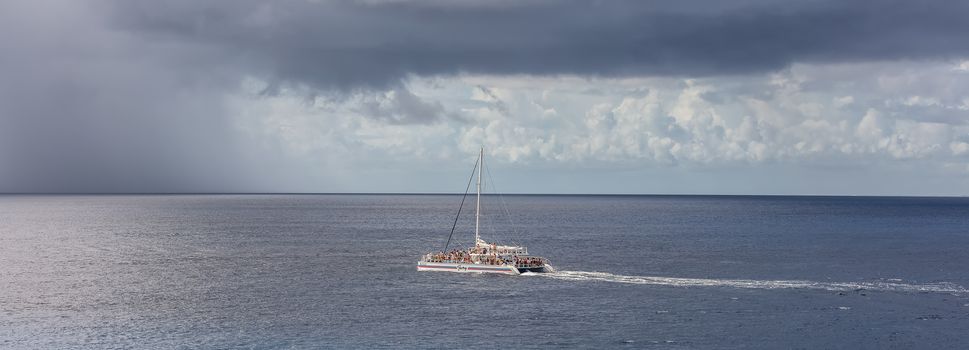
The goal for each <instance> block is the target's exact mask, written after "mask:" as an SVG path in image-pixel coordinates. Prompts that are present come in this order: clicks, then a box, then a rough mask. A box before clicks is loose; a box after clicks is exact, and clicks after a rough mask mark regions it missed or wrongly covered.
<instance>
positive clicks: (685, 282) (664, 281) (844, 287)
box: [522, 271, 969, 293]
mask: <svg viewBox="0 0 969 350" xmlns="http://www.w3.org/2000/svg"><path fill="white" fill-rule="evenodd" d="M522 275H523V276H542V277H548V278H554V279H560V280H568V281H602V282H614V283H629V284H648V285H658V286H674V287H733V288H750V289H821V290H830V291H854V290H872V291H890V292H909V293H913V292H927V293H969V290H967V289H966V288H964V287H962V286H960V285H958V284H954V283H949V282H939V283H925V284H911V283H901V282H896V281H897V280H890V281H886V282H880V281H875V282H820V281H801V280H773V281H772V280H743V279H736V280H735V279H708V278H678V277H657V276H623V275H614V274H611V273H607V272H588V271H556V272H552V273H531V272H526V273H523V274H522Z"/></svg>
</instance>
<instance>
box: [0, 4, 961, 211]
mask: <svg viewBox="0 0 969 350" xmlns="http://www.w3.org/2000/svg"><path fill="white" fill-rule="evenodd" d="M966 18H969V2H964V1H936V0H927V1H917V2H913V1H891V0H889V1H843V0H841V1H827V0H805V1H775V0H738V1H719V0H692V1H691V0H687V1H649V0H630V1H625V0H614V1H601V0H600V1H573V0H554V1H553V0H520V1H519V0H516V1H511V0H487V1H485V0H454V1H444V0H335V1H325V0H316V1H314V0H302V1H295V0H294V1H286V0H283V1H251V0H214V1H197V0H184V1H183V0H173V1H148V0H124V1H122V0H118V1H112V0H77V1H67V0H64V1H57V0H32V1H19V0H12V1H3V2H0V192H20V193H22V192H30V193H35V192H39V193H102V192H103V193H155V192H161V193H173V192H393V193H423V192H462V191H463V190H464V187H465V184H466V181H467V177H468V175H469V172H470V170H471V168H472V166H473V165H474V162H475V159H476V156H477V152H478V149H479V148H480V147H485V152H486V165H487V169H489V172H490V173H491V174H492V176H490V177H488V183H489V188H490V189H492V190H495V191H498V192H502V193H629V194H778V195H783V194H800V195H943V196H965V195H969V40H966V38H969V21H966V20H965V19H966ZM492 179H493V181H492Z"/></svg>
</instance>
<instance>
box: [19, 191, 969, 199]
mask: <svg viewBox="0 0 969 350" xmlns="http://www.w3.org/2000/svg"><path fill="white" fill-rule="evenodd" d="M463 194H464V193H460V192H0V196H153V195H154V196H180V195H181V196H188V195H267V196H268V195H307V196H312V195H351V196H352V195H370V196H379V195H385V196H435V195H439V196H450V195H457V196H460V195H463ZM482 195H488V196H493V195H509V196H589V197H593V196H600V197H603V196H614V197H884V198H967V197H969V195H897V194H701V193H482Z"/></svg>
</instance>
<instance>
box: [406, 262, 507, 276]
mask: <svg viewBox="0 0 969 350" xmlns="http://www.w3.org/2000/svg"><path fill="white" fill-rule="evenodd" d="M417 271H443V272H465V273H498V274H504V275H519V274H521V272H519V271H518V269H517V268H515V267H514V266H511V265H484V264H473V263H463V264H461V263H444V262H440V263H438V262H425V261H421V262H419V263H417Z"/></svg>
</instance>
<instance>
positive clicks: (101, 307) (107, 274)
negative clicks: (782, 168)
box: [0, 195, 969, 349]
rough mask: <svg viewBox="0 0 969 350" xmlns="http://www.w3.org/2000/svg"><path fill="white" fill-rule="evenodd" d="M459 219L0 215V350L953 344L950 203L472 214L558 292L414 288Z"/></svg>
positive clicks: (654, 199)
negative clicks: (530, 259) (535, 263)
mask: <svg viewBox="0 0 969 350" xmlns="http://www.w3.org/2000/svg"><path fill="white" fill-rule="evenodd" d="M460 200H461V197H460V196H455V195H161V196H151V195H149V196H135V195H130V196H127V195H126V196H0V348H4V349H42V348H96V349H106V348H126V349H127V348H151V349H167V348H171V349H180V348H185V349H195V348H257V349H266V348H338V349H345V348H367V349H371V348H393V349H396V348H499V347H500V348H513V349H528V348H549V347H551V348H560V347H561V348H591V347H602V348H637V349H638V348H662V349H671V348H672V349H678V348H682V349H695V348H701V349H702V348H768V349H777V348H785V349H787V348H806V349H816V348H851V349H885V348H935V349H941V348H949V349H952V348H965V347H966V346H967V344H969V331H967V330H969V290H967V288H969V199H967V198H888V197H884V198H881V197H880V198H872V197H719V196H711V197H706V196H503V197H495V196H486V197H485V199H484V202H485V204H484V208H485V209H484V219H483V223H484V227H485V228H484V229H483V230H482V235H483V236H484V238H486V239H489V240H493V239H499V240H500V241H502V242H514V243H520V244H523V245H527V246H528V247H529V250H530V251H531V252H532V253H533V254H536V255H542V256H545V257H548V258H549V259H551V261H552V264H553V265H554V266H555V268H556V269H557V270H558V272H556V273H554V274H548V275H537V274H535V275H533V274H528V275H523V276H494V275H477V274H455V273H444V272H417V271H416V269H415V263H416V261H417V259H418V257H419V256H420V255H422V254H423V253H425V252H428V251H432V250H440V249H442V248H443V245H444V242H445V240H446V239H447V235H448V232H449V230H450V228H451V223H452V220H454V215H455V213H456V211H457V206H458V204H459V203H460ZM465 209H467V208H465ZM468 213H469V211H465V215H463V217H462V219H461V220H460V223H459V225H458V228H457V230H456V232H455V236H454V239H455V241H456V243H457V244H458V245H467V244H470V242H471V240H472V239H471V237H472V233H471V232H472V229H473V228H472V218H471V217H470V216H467V215H466V214H468ZM498 214H502V215H498Z"/></svg>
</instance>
